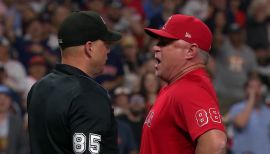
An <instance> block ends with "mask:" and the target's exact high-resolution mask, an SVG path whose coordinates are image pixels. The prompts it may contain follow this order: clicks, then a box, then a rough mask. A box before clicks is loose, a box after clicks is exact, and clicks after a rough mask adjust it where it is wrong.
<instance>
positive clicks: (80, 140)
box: [73, 133, 86, 154]
mask: <svg viewBox="0 0 270 154" xmlns="http://www.w3.org/2000/svg"><path fill="white" fill-rule="evenodd" d="M85 149H86V137H85V135H84V134H83V133H75V134H74V135H73V151H74V152H75V153H76V154H80V153H83V152H84V151H85Z"/></svg>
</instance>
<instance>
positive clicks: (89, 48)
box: [84, 41, 93, 58]
mask: <svg viewBox="0 0 270 154" xmlns="http://www.w3.org/2000/svg"><path fill="white" fill-rule="evenodd" d="M92 48H93V42H91V41H87V42H86V43H85V45H84V52H85V55H86V56H87V57H88V58H91V57H92V54H93V49H92Z"/></svg>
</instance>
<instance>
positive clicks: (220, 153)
mask: <svg viewBox="0 0 270 154" xmlns="http://www.w3.org/2000/svg"><path fill="white" fill-rule="evenodd" d="M196 154H226V146H223V145H220V146H219V147H215V148H213V147H210V146H205V145H203V144H198V145H197V147H196Z"/></svg>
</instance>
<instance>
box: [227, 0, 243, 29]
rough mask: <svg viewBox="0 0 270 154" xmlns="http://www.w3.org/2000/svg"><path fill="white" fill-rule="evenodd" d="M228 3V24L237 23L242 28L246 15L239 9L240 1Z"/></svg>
mask: <svg viewBox="0 0 270 154" xmlns="http://www.w3.org/2000/svg"><path fill="white" fill-rule="evenodd" d="M228 2H229V7H228V11H227V20H228V24H232V23H237V24H238V25H239V26H240V27H244V26H245V24H246V14H245V13H244V12H243V11H242V10H241V9H240V6H241V2H242V0H230V1H228Z"/></svg>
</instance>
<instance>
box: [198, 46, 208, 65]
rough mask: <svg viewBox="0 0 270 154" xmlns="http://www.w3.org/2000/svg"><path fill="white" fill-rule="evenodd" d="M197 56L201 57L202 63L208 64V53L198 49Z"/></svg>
mask: <svg viewBox="0 0 270 154" xmlns="http://www.w3.org/2000/svg"><path fill="white" fill-rule="evenodd" d="M198 53H199V56H200V57H201V59H202V60H203V64H205V65H207V64H208V60H209V54H208V52H206V51H204V50H202V49H199V52H198Z"/></svg>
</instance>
